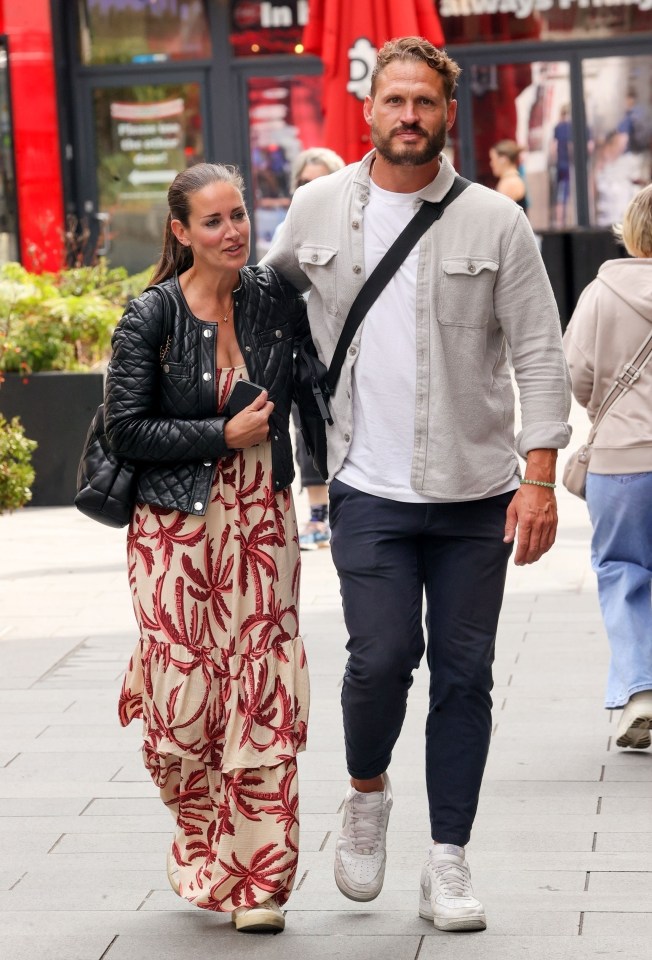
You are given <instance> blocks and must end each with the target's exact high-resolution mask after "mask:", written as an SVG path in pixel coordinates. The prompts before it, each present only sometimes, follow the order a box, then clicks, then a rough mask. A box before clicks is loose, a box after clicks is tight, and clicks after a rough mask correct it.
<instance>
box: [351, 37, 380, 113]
mask: <svg viewBox="0 0 652 960" xmlns="http://www.w3.org/2000/svg"><path fill="white" fill-rule="evenodd" d="M377 56H378V50H377V49H376V48H375V47H374V45H373V44H372V43H371V41H370V40H368V39H367V38H366V37H358V39H357V40H356V41H355V43H354V44H353V46H352V47H351V48H350V50H349V82H348V83H347V85H346V89H347V90H348V92H349V93H352V94H353V96H354V97H357V98H358V100H364V98H365V97H366V96H367V94H368V93H369V90H370V87H371V73H372V71H373V69H374V64H375V63H376V57H377Z"/></svg>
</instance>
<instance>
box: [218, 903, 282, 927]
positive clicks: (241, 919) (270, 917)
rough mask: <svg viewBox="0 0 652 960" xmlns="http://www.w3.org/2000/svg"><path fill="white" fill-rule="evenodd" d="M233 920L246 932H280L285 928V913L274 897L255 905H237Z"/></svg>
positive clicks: (232, 914)
mask: <svg viewBox="0 0 652 960" xmlns="http://www.w3.org/2000/svg"><path fill="white" fill-rule="evenodd" d="M231 920H232V922H233V923H234V924H235V928H236V930H242V931H243V932H244V933H280V932H281V931H282V930H285V915H284V913H283V911H282V910H281V908H280V907H279V905H278V903H277V902H276V900H275V899H274V897H270V899H269V900H265V902H264V903H258V904H256V906H255V907H236V909H235V910H233V911H232V913H231Z"/></svg>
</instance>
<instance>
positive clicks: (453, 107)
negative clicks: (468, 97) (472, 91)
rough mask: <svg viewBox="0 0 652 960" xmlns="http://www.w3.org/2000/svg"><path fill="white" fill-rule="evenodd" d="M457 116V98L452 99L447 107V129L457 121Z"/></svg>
mask: <svg viewBox="0 0 652 960" xmlns="http://www.w3.org/2000/svg"><path fill="white" fill-rule="evenodd" d="M456 116H457V100H451V101H450V103H449V104H448V107H447V109H446V129H447V130H450V128H451V127H452V126H453V124H454V123H455V117H456Z"/></svg>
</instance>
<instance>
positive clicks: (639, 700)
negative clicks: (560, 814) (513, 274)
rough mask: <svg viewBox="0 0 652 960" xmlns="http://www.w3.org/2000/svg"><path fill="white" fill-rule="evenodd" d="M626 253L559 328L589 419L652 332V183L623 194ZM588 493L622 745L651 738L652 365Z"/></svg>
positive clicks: (596, 448)
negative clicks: (630, 196)
mask: <svg viewBox="0 0 652 960" xmlns="http://www.w3.org/2000/svg"><path fill="white" fill-rule="evenodd" d="M617 235H618V236H620V237H621V238H622V241H623V243H624V244H625V247H626V248H627V251H628V253H630V254H631V256H632V257H633V258H634V259H632V260H608V261H607V262H606V263H603V264H602V266H601V267H600V270H599V271H598V276H597V278H596V279H595V280H593V282H592V283H590V284H589V286H588V287H587V288H586V290H585V291H584V292H583V293H582V296H581V297H580V300H579V302H578V304H577V307H576V309H575V312H574V314H573V316H572V318H571V323H570V326H569V328H568V330H567V331H566V334H565V337H564V345H565V350H566V357H567V359H568V364H569V367H570V371H571V376H572V381H573V393H574V394H575V397H576V398H577V400H578V401H579V402H580V403H581V404H582V406H584V407H587V409H588V414H589V418H590V419H591V420H593V419H594V418H595V416H596V413H597V412H598V409H599V407H600V404H601V403H602V400H603V399H604V397H605V396H606V394H607V393H608V391H609V390H610V388H611V386H612V385H613V383H614V380H615V379H616V377H618V376H620V374H621V373H622V371H623V368H624V367H625V365H626V364H629V362H630V361H631V360H632V359H633V358H634V357H635V356H636V354H637V353H638V351H639V349H640V348H641V347H642V346H643V342H644V341H645V339H646V337H647V336H648V335H650V334H651V333H652V186H648V187H646V188H645V189H644V190H641V192H640V193H639V194H638V195H637V196H636V197H635V198H634V199H633V200H632V201H631V202H630V203H629V205H628V207H627V210H626V212H625V217H624V219H623V224H622V227H620V228H618V230H617ZM586 500H587V504H588V507H589V513H590V516H591V523H592V525H593V540H592V544H591V559H592V564H593V569H594V570H595V572H596V574H597V577H598V591H599V595H600V606H601V609H602V616H603V619H604V624H605V629H606V631H607V636H608V638H609V644H610V647H611V664H610V668H609V676H608V681H607V694H606V699H605V706H606V707H607V709H614V708H618V707H624V709H623V712H622V715H621V717H620V722H619V724H618V734H617V740H616V742H617V744H618V746H619V747H634V748H637V749H641V748H644V747H649V746H650V733H649V731H650V729H652V603H651V600H650V590H651V587H652V509H650V505H651V504H652V364H651V363H649V362H648V363H647V365H646V366H645V367H644V368H643V370H642V373H641V375H640V377H639V379H638V380H637V381H636V382H635V383H634V384H633V386H632V387H631V389H630V390H629V391H628V392H627V393H626V394H624V395H623V396H622V397H621V398H620V399H619V400H618V402H617V403H616V404H615V405H614V407H613V409H612V410H610V411H609V412H608V413H607V414H606V415H605V417H604V419H603V420H601V422H600V425H599V427H598V430H597V434H596V439H595V442H594V444H593V450H592V453H591V460H590V463H589V474H588V476H587V484H586Z"/></svg>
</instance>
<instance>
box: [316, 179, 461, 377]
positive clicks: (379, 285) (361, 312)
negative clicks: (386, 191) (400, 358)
mask: <svg viewBox="0 0 652 960" xmlns="http://www.w3.org/2000/svg"><path fill="white" fill-rule="evenodd" d="M470 185H471V181H470V180H465V179H464V177H459V176H456V177H455V180H454V181H453V185H452V187H451V188H450V190H449V191H448V193H447V194H446V196H445V197H443V198H442V199H441V200H440V201H439V202H438V203H431V202H430V201H429V200H424V201H423V203H422V204H421V206H420V207H419V209H418V210H417V212H416V213H415V215H414V216H413V217H412V219H411V220H410V222H409V223H408V225H407V227H406V228H405V230H403V231H402V232H401V233H400V234H399V235H398V237H397V238H396V240H395V241H394V243H393V244H392V245H391V247H390V248H389V250H388V251H387V253H386V254H385V255H384V256H383V258H382V260H381V261H380V263H379V264H378V265H377V266H376V267H375V269H374V270H373V271H372V273H371V274H370V275H369V276H368V277H367V279H366V280H365V282H364V285H363V286H362V288H361V289H360V290H359V291H358V295H357V297H356V298H355V300H354V301H353V303H352V304H351V309H350V310H349V315H348V317H347V318H346V321H345V323H344V326H343V328H342V333H341V334H340V339H339V340H338V341H337V346H336V347H335V352H334V354H333V359H332V360H331V365H330V367H329V368H328V374H327V375H326V385H327V387H328V389H329V391H330V393H331V394H332V393H333V392H334V390H335V387H336V386H337V381H338V380H339V378H340V372H341V370H342V364H343V363H344V358H345V357H346V351H347V350H348V349H349V347H350V345H351V341H352V340H353V338H354V336H355V333H356V330H357V329H358V327H359V326H360V324H361V323H362V321H363V320H364V318H365V317H366V315H367V313H368V312H369V309H370V308H371V306H372V305H373V303H374V302H375V301H376V300H377V299H378V297H379V296H380V294H381V293H382V291H383V290H384V289H385V287H386V286H387V284H388V283H389V281H390V280H391V279H392V277H393V276H394V274H395V273H396V271H397V270H398V268H399V267H400V266H401V264H402V263H403V261H404V260H405V258H406V257H407V255H408V254H409V252H410V250H412V248H413V247H414V246H416V244H417V243H418V242H419V240H420V239H421V237H422V236H423V234H424V233H425V232H426V230H427V229H428V227H430V226H432V224H433V223H434V222H435V221H436V220H439V218H440V217H441V215H442V214H443V212H444V210H445V209H446V207H447V206H448V205H449V204H451V203H452V202H453V200H455V199H456V198H457V197H459V195H460V194H461V193H462V192H463V191H464V190H466V188H467V187H469V186H470Z"/></svg>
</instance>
